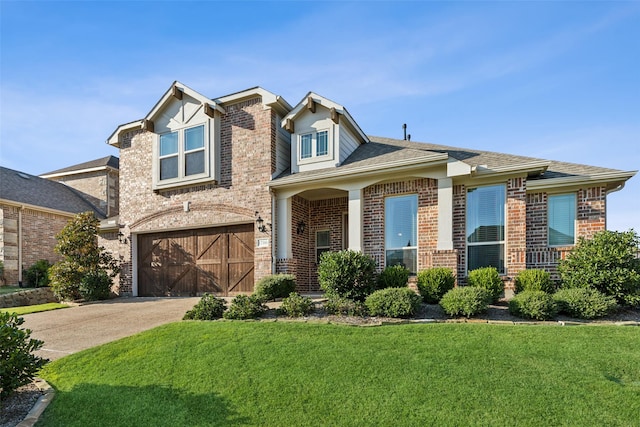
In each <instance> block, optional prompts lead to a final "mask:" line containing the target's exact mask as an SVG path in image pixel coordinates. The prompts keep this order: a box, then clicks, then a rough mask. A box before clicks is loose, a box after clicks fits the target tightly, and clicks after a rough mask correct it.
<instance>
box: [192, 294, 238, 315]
mask: <svg viewBox="0 0 640 427" xmlns="http://www.w3.org/2000/svg"><path fill="white" fill-rule="evenodd" d="M226 308H227V302H226V301H225V300H223V299H222V298H216V297H215V296H213V295H211V294H204V295H203V296H202V298H200V301H198V303H197V304H196V305H194V306H193V308H192V309H191V310H189V311H187V312H186V313H185V315H184V317H183V318H182V320H215V319H219V318H221V317H222V314H223V313H224V310H225V309H226Z"/></svg>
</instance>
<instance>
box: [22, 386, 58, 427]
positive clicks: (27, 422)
mask: <svg viewBox="0 0 640 427" xmlns="http://www.w3.org/2000/svg"><path fill="white" fill-rule="evenodd" d="M35 384H36V386H37V387H38V388H39V389H40V390H42V391H43V392H44V394H43V395H42V396H40V398H39V399H38V401H37V402H36V403H35V405H33V408H31V410H30V411H29V413H28V414H27V416H26V417H25V418H24V420H22V421H21V422H20V423H19V424H18V425H16V427H33V425H34V424H35V423H36V422H38V419H39V418H40V416H41V415H42V413H43V412H44V410H45V409H47V406H49V403H51V401H52V400H53V397H54V396H55V394H56V392H55V390H54V389H53V388H52V387H51V386H50V385H49V384H48V383H47V382H46V381H45V380H43V379H41V378H36V379H35Z"/></svg>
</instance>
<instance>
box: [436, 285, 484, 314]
mask: <svg viewBox="0 0 640 427" xmlns="http://www.w3.org/2000/svg"><path fill="white" fill-rule="evenodd" d="M490 299H491V297H490V295H489V292H488V291H487V290H486V289H484V288H478V287H475V286H463V287H458V288H453V289H451V290H450V291H448V292H447V293H446V294H444V295H443V296H442V298H441V299H440V307H442V309H443V310H444V312H445V313H447V314H448V315H449V316H465V317H467V318H469V317H471V316H475V315H476V314H480V313H483V312H485V311H487V308H488V307H489V301H490Z"/></svg>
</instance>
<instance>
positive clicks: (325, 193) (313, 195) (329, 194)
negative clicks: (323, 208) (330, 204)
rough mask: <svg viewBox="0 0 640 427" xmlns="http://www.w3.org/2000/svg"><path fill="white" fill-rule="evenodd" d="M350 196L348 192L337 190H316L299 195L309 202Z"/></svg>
mask: <svg viewBox="0 0 640 427" xmlns="http://www.w3.org/2000/svg"><path fill="white" fill-rule="evenodd" d="M348 195H349V193H348V192H346V191H344V190H338V189H337V188H316V189H314V190H306V191H303V192H301V193H298V196H300V197H302V198H305V199H307V200H323V199H335V198H338V197H347V196H348Z"/></svg>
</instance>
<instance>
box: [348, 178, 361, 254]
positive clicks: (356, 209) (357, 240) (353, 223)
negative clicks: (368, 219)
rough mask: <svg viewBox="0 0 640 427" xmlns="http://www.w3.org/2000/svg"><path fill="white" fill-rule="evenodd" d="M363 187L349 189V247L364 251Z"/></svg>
mask: <svg viewBox="0 0 640 427" xmlns="http://www.w3.org/2000/svg"><path fill="white" fill-rule="evenodd" d="M362 213H363V211H362V189H357V190H349V249H351V250H354V251H360V252H362Z"/></svg>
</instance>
